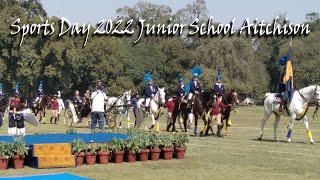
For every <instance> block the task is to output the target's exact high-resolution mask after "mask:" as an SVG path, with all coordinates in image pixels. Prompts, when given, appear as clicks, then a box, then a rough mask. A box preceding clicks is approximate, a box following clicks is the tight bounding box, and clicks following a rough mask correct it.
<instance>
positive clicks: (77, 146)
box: [71, 139, 86, 166]
mask: <svg viewBox="0 0 320 180" xmlns="http://www.w3.org/2000/svg"><path fill="white" fill-rule="evenodd" d="M71 145H72V154H74V155H75V156H76V163H77V166H81V165H83V159H84V152H85V151H86V143H85V142H84V141H83V139H74V140H73V141H72V142H71Z"/></svg>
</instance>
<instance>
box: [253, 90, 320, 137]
mask: <svg viewBox="0 0 320 180" xmlns="http://www.w3.org/2000/svg"><path fill="white" fill-rule="evenodd" d="M276 95H277V93H266V95H265V98H266V99H265V101H264V117H263V118H262V120H261V132H260V136H259V137H258V139H259V140H262V137H263V130H264V125H265V123H266V121H267V120H268V119H269V117H270V115H271V114H272V113H274V114H275V117H276V119H275V122H274V140H275V141H278V138H277V128H278V124H279V121H280V116H287V117H290V119H291V122H290V124H289V126H288V128H289V131H288V134H287V142H291V132H292V128H293V125H294V123H295V122H296V121H297V120H300V119H303V122H304V125H305V127H306V129H307V135H308V138H309V140H310V143H313V139H312V133H311V131H310V129H309V123H308V120H307V116H306V113H307V111H308V108H309V105H310V104H309V103H310V102H311V101H313V100H316V101H317V103H318V104H317V106H319V105H320V86H318V85H312V86H309V87H305V88H303V89H300V90H296V91H294V93H293V96H292V100H291V103H290V104H287V107H288V110H287V111H286V110H284V111H283V112H279V106H280V104H279V103H274V99H275V96H276Z"/></svg>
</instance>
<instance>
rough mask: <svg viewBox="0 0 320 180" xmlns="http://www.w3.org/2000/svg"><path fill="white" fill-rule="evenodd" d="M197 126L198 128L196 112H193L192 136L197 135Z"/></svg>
mask: <svg viewBox="0 0 320 180" xmlns="http://www.w3.org/2000/svg"><path fill="white" fill-rule="evenodd" d="M197 128H198V114H194V129H193V133H194V136H197Z"/></svg>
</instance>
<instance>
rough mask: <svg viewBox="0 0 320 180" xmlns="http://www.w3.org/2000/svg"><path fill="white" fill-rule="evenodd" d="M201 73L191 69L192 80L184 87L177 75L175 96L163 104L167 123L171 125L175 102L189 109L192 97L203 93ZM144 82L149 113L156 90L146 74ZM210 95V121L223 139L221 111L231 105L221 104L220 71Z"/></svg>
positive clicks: (223, 89)
mask: <svg viewBox="0 0 320 180" xmlns="http://www.w3.org/2000/svg"><path fill="white" fill-rule="evenodd" d="M201 73H202V69H201V68H199V67H195V68H194V69H192V80H191V81H190V82H189V83H188V84H187V85H185V84H184V79H183V76H182V75H181V74H178V83H179V84H178V86H177V95H173V96H170V97H169V99H168V102H167V103H165V104H164V107H166V108H168V120H167V121H168V123H172V113H173V110H174V106H175V104H176V103H175V102H176V101H178V104H179V103H186V104H187V106H188V107H189V108H191V107H192V104H193V100H194V95H200V94H201V93H202V92H203V89H202V87H201V84H200V82H199V76H200V74H201ZM145 80H146V81H147V82H148V84H147V85H146V90H145V92H146V93H145V98H146V100H145V102H146V103H145V106H146V113H148V111H150V101H151V99H153V98H154V96H155V94H156V88H155V87H154V85H153V84H154V82H153V79H152V77H151V75H150V74H146V76H145ZM212 93H213V94H214V96H213V97H214V100H215V101H214V104H213V105H212V107H211V111H210V114H211V119H212V120H213V121H211V122H216V124H217V126H218V128H217V129H218V132H217V134H218V137H223V135H222V134H221V129H222V112H223V109H225V108H227V107H229V106H231V104H224V103H223V102H222V95H223V94H224V93H225V88H224V85H223V83H222V76H221V72H220V70H219V71H218V75H217V76H216V83H215V84H214V85H213V88H212Z"/></svg>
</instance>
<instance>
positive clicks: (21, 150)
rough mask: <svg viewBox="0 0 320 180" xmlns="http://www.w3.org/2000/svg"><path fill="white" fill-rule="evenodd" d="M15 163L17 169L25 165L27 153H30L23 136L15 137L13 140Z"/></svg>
mask: <svg viewBox="0 0 320 180" xmlns="http://www.w3.org/2000/svg"><path fill="white" fill-rule="evenodd" d="M12 146H13V153H14V155H13V157H12V159H13V165H14V168H15V169H21V168H22V167H23V163H24V159H25V155H28V148H27V147H26V143H25V142H24V140H23V138H22V137H15V138H14V141H13V145H12Z"/></svg>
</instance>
